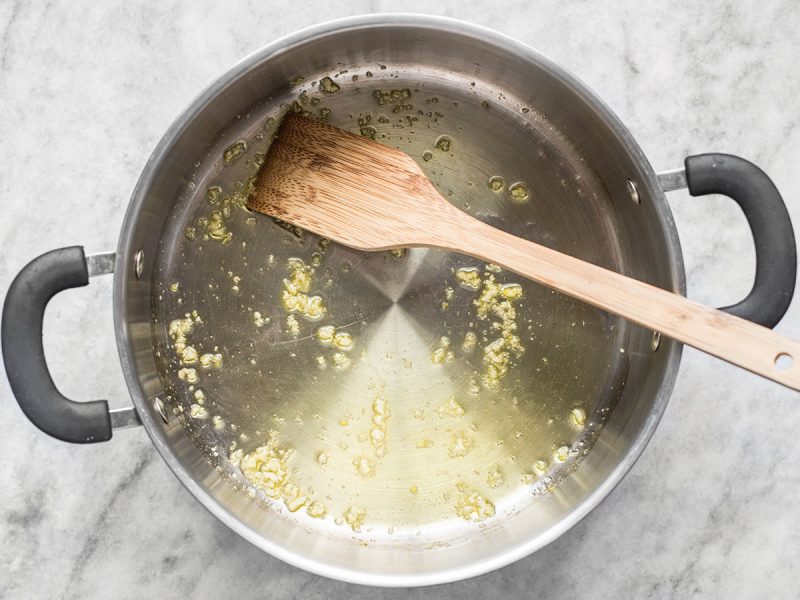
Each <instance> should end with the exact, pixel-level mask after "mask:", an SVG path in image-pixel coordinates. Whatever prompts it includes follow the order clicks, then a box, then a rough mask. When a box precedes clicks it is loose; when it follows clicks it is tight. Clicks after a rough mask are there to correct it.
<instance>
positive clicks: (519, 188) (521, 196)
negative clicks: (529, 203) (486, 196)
mask: <svg viewBox="0 0 800 600" xmlns="http://www.w3.org/2000/svg"><path fill="white" fill-rule="evenodd" d="M508 193H509V194H511V197H512V198H513V199H514V200H516V201H517V202H525V201H526V200H527V199H528V198H529V197H530V192H529V191H528V188H527V186H526V185H525V184H524V183H515V184H514V185H512V186H511V187H510V188H508Z"/></svg>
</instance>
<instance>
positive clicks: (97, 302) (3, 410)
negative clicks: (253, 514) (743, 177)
mask: <svg viewBox="0 0 800 600" xmlns="http://www.w3.org/2000/svg"><path fill="white" fill-rule="evenodd" d="M658 4H660V6H656V3H645V2H640V1H638V0H625V1H624V2H616V3H614V4H613V8H611V6H612V5H611V4H609V3H587V2H582V1H567V2H564V1H558V2H556V1H553V0H550V1H537V2H522V1H519V0H517V1H515V2H509V3H507V5H506V7H505V8H503V9H502V10H498V9H497V8H496V7H495V5H496V3H495V2H488V1H474V2H470V3H464V2H454V1H452V0H445V1H443V2H439V3H437V4H436V5H435V7H434V8H433V10H434V11H435V12H436V13H438V14H443V15H448V16H452V17H458V18H463V19H467V20H471V21H475V22H478V23H481V24H484V25H487V26H489V27H493V28H495V29H497V30H499V31H501V32H504V33H507V34H509V35H511V36H514V37H516V38H518V39H520V40H522V41H524V42H527V43H529V44H531V45H532V46H534V47H536V48H537V49H539V50H541V51H543V52H544V53H545V54H547V55H549V56H550V57H551V58H553V59H554V60H555V61H557V62H558V63H561V64H562V65H564V66H565V67H567V68H568V69H570V70H572V71H573V72H574V73H576V74H577V75H578V76H579V77H580V78H581V79H583V80H584V81H585V82H586V83H587V84H588V85H589V86H590V87H592V88H593V89H594V90H595V91H596V92H597V93H598V94H599V95H600V96H601V97H603V98H604V99H605V100H606V101H607V102H608V104H609V105H610V106H611V107H612V109H613V110H615V111H616V112H617V114H618V115H619V116H620V117H621V118H622V120H623V121H624V122H625V123H626V124H627V125H628V126H629V127H630V129H631V130H632V132H633V133H634V135H635V136H636V137H637V138H638V140H639V142H640V143H641V145H642V147H643V149H644V151H645V153H646V154H647V156H648V157H649V159H650V160H651V162H652V163H653V165H654V166H655V168H656V169H670V168H675V167H678V166H680V165H681V164H682V160H683V158H684V157H685V156H686V155H687V154H690V153H696V152H703V151H723V152H730V153H736V154H740V155H743V156H745V157H747V158H750V159H751V160H753V161H755V162H756V163H757V164H759V165H760V166H761V167H762V168H764V170H765V171H767V172H768V173H769V174H770V175H771V176H772V177H773V178H774V181H775V183H776V184H777V186H778V188H779V189H780V190H781V191H782V192H783V194H784V197H785V199H786V202H787V204H788V206H789V211H790V213H791V214H792V218H793V219H794V222H795V223H800V180H798V178H797V158H798V157H800V127H796V124H797V122H798V118H799V117H798V115H799V114H800V113H798V108H797V107H798V104H797V102H798V100H797V99H798V97H800V70H798V68H797V60H798V56H797V31H798V27H800V6H798V5H797V3H795V2H790V1H788V0H784V1H780V2H770V3H765V2H762V1H756V0H737V1H736V2H735V3H734V2H729V3H727V4H726V5H724V6H720V7H715V6H714V3H693V2H686V1H683V2H678V3H658ZM397 7H398V5H397V3H392V2H386V1H383V0H347V1H346V2H342V3H331V2H327V3H323V2H313V3H312V2H301V3H294V4H292V5H291V9H290V10H287V9H286V7H285V6H281V5H278V4H277V3H271V2H242V3H229V2H184V3H180V2H175V1H172V0H170V1H167V2H160V3H148V4H145V3H139V2H130V0H125V1H123V0H109V1H108V2H103V3H94V4H92V5H91V6H90V5H83V6H81V5H80V4H79V3H74V2H67V1H64V0H57V1H55V2H49V3H31V2H23V1H21V0H15V1H12V0H9V1H7V2H3V3H2V4H0V35H2V42H0V90H2V92H1V93H0V115H2V117H3V129H2V131H3V134H2V140H3V143H2V144H0V164H1V165H2V167H1V168H0V239H1V240H2V250H1V251H0V290H5V289H6V288H7V286H8V284H9V283H10V281H11V279H12V277H13V276H14V274H15V273H16V272H17V271H18V270H19V269H20V268H21V267H22V266H23V264H24V263H25V262H27V261H28V260H29V259H30V258H32V257H34V256H36V255H38V254H40V253H41V252H44V251H47V250H50V249H53V248H56V247H60V246H65V245H72V244H76V243H77V244H84V245H85V246H86V248H87V251H88V252H92V251H95V252H96V251H102V250H108V249H113V248H114V247H115V245H116V240H117V235H118V232H119V228H120V225H121V222H122V218H123V214H124V212H125V208H126V205H127V202H128V198H129V195H130V192H131V190H132V189H133V186H134V184H135V182H136V180H137V178H138V175H139V173H140V171H141V169H142V168H143V166H144V164H145V161H146V160H147V157H148V156H149V154H150V152H151V150H152V148H153V147H154V146H155V144H156V142H157V141H158V139H159V138H160V137H161V135H162V134H163V132H164V131H165V130H166V128H167V127H168V126H169V124H170V122H171V121H172V120H173V119H174V118H175V117H176V115H177V114H178V113H179V111H180V110H181V109H182V108H183V107H184V106H185V105H186V104H187V103H188V102H189V101H190V100H191V99H192V98H193V97H194V96H195V95H196V94H197V93H198V92H199V90H201V89H202V88H203V87H204V86H205V85H206V84H207V83H208V82H210V81H211V80H212V79H213V78H215V77H216V76H218V75H220V74H221V73H223V72H224V71H225V70H226V69H227V68H228V67H229V66H230V65H231V64H233V63H234V62H235V61H236V60H238V59H239V58H240V57H242V56H243V55H245V54H247V53H249V52H251V51H253V50H255V49H256V48H258V47H259V46H261V45H263V44H265V43H267V42H269V41H271V40H273V39H275V38H276V37H278V36H281V35H284V34H287V33H290V32H292V31H295V30H297V29H299V28H302V27H305V26H307V25H310V24H313V23H317V22H321V21H325V20H329V19H333V18H336V17H341V16H346V15H352V14H357V13H364V12H379V11H391V10H393V9H396V8H397ZM402 9H403V10H406V11H417V12H430V11H431V7H429V6H428V5H427V3H424V2H419V1H416V0H409V2H406V3H404V4H403V6H402ZM33 203H36V208H35V210H34V209H32V206H33ZM670 204H671V206H672V208H673V210H674V212H675V216H676V221H677V225H678V229H679V232H680V237H681V240H682V243H683V250H684V254H685V260H686V267H687V273H688V284H689V295H690V297H692V298H694V299H697V300H699V301H703V302H707V303H712V304H718V305H724V304H727V303H730V302H733V301H736V300H738V299H739V298H740V297H741V296H744V295H745V294H746V292H747V291H748V289H749V286H750V282H751V278H752V271H753V265H754V253H753V249H752V244H751V242H750V239H749V233H748V231H747V227H746V225H745V222H744V218H743V217H742V215H741V213H739V212H738V211H737V209H736V208H735V207H734V206H733V204H732V203H731V202H730V201H726V200H724V199H722V198H703V199H694V198H690V197H689V196H688V195H687V194H686V193H685V192H678V193H675V194H671V195H670ZM110 288H111V281H110V278H105V279H99V280H97V282H96V283H94V282H93V284H92V285H91V286H89V287H87V288H82V289H80V290H75V291H70V292H67V293H64V294H62V295H59V296H58V297H57V298H56V299H55V300H54V301H53V302H52V304H51V307H50V309H49V310H48V313H47V316H46V319H45V329H46V336H45V337H46V340H45V341H46V350H47V358H48V360H49V362H50V364H51V367H52V371H53V373H54V378H55V380H56V381H57V382H58V385H59V386H60V388H61V389H62V391H63V392H64V393H65V394H67V395H68V396H72V397H76V398H89V397H92V398H101V397H105V398H111V399H112V401H111V402H112V405H114V406H125V405H126V404H127V403H128V400H127V398H128V394H127V391H126V387H125V384H124V381H123V378H122V374H121V371H120V368H119V364H118V361H117V358H116V348H115V342H114V334H113V323H112V315H111V302H110V297H111V289H110ZM3 293H4V292H3ZM779 329H780V330H781V331H782V332H783V333H785V334H788V335H791V336H793V337H796V338H800V302H799V301H795V302H794V303H793V305H792V307H791V309H790V311H789V313H788V315H787V316H786V318H785V319H784V322H783V323H782V324H781V325H780V326H779ZM0 421H1V422H2V423H3V426H4V435H3V436H2V439H0V454H2V456H3V461H2V462H1V463H0V482H2V485H0V598H33V597H36V598H72V597H81V598H107V597H115V598H141V597H161V598H183V597H192V598H217V597H229V598H242V599H244V598H265V597H270V598H334V597H337V598H338V597H341V598H349V599H357V598H383V597H386V598H405V597H409V598H451V597H458V598H498V597H505V598H522V597H526V598H528V597H529V598H534V597H536V598H543V597H547V598H600V597H605V598H618V597H621V598H690V597H715V598H719V597H723V596H729V597H736V598H752V597H763V598H778V597H780V598H790V597H798V596H800V563H798V561H797V560H796V558H795V556H794V552H795V551H796V549H797V548H798V544H800V516H799V515H800V468H799V467H798V465H800V444H798V443H797V441H796V437H797V433H796V432H797V431H798V430H800V403H798V397H797V394H795V393H792V392H790V391H788V390H786V389H783V388H781V387H779V386H777V385H774V384H770V383H767V382H765V381H762V380H760V379H758V378H756V377H754V376H751V375H749V374H747V373H745V372H743V371H739V370H737V369H734V368H732V367H730V366H728V365H726V364H723V363H721V362H719V361H716V360H713V359H711V358H708V357H707V356H704V355H701V354H700V353H698V352H695V351H692V350H688V351H686V353H685V354H684V360H683V363H682V366H681V371H680V374H679V377H678V382H677V386H676V389H675V392H674V394H673V397H672V401H671V403H670V405H669V408H668V409H667V412H666V414H665V416H664V419H663V421H662V422H661V425H660V427H659V429H658V431H657V432H656V434H655V436H654V438H653V440H652V442H651V443H650V445H649V446H648V448H647V449H646V450H645V452H644V454H643V455H642V457H641V459H640V460H639V462H638V463H637V464H636V465H635V467H634V468H633V470H632V471H631V473H630V474H629V475H628V476H627V477H626V478H625V480H624V481H623V482H622V483H621V484H620V485H619V487H618V488H617V489H616V490H615V491H614V492H613V493H612V494H611V495H610V496H609V498H608V499H607V500H606V501H605V502H603V503H602V504H601V506H600V507H599V508H597V509H596V510H595V511H594V512H593V513H592V514H590V515H589V516H588V517H587V518H586V519H584V520H583V521H582V522H581V523H579V524H578V525H577V526H576V527H574V528H573V529H572V530H571V531H570V532H568V533H567V534H566V535H564V536H563V537H561V538H560V539H558V540H557V541H556V542H554V543H553V544H551V545H550V546H549V547H547V548H546V549H544V550H542V551H540V552H538V553H537V554H535V555H533V556H531V557H528V558H526V559H524V560H521V561H519V562H517V563H516V564H513V565H511V566H509V567H506V568H504V569H502V570H499V571H496V572H493V573H490V574H488V575H484V576H482V577H479V578H476V579H472V580H468V581H463V582H459V583H455V584H451V585H443V586H436V587H433V588H424V589H414V590H377V589H371V588H365V587H359V586H353V585H348V584H344V583H339V582H332V581H330V580H326V579H323V578H321V577H318V576H315V575H311V574H309V573H306V572H303V571H300V570H298V569H296V568H294V567H291V566H289V565H287V564H284V563H282V562H280V561H278V560H276V559H274V558H272V557H270V556H268V555H266V554H264V553H262V552H261V551H260V550H258V549H256V548H255V547H253V546H251V545H250V544H248V543H247V542H245V541H244V540H242V539H240V538H238V537H237V536H236V535H235V534H234V533H232V532H231V531H230V530H228V529H227V528H226V527H225V526H224V525H223V524H222V523H220V522H218V521H217V520H216V519H215V518H213V517H212V516H211V515H210V514H209V513H207V512H206V511H205V510H204V509H203V508H202V507H201V505H200V504H199V503H198V502H197V501H195V499H194V498H193V497H192V496H191V495H190V494H189V493H188V492H187V491H186V490H185V489H183V487H182V486H181V484H180V483H179V482H178V480H177V479H176V478H175V477H174V476H173V475H172V473H171V472H170V471H169V469H168V468H167V466H166V464H165V463H164V462H163V461H162V460H161V458H160V457H159V456H158V455H157V453H156V452H155V450H154V449H153V447H152V445H151V443H150V441H149V438H148V437H147V435H146V433H145V432H144V430H142V429H134V430H129V431H122V432H119V433H117V434H115V436H114V439H113V440H112V441H111V442H110V443H106V444H98V445H94V446H86V447H79V446H72V445H68V444H64V443H60V442H57V441H55V440H53V439H50V438H48V437H47V436H45V435H43V434H40V432H38V431H37V430H36V429H35V428H34V427H33V426H32V425H31V424H30V423H29V422H28V421H27V420H26V419H25V418H24V416H23V415H22V413H21V411H20V410H19V408H18V407H17V405H16V403H15V402H14V400H13V398H12V396H11V391H10V389H9V387H8V383H7V381H6V380H5V378H4V376H0Z"/></svg>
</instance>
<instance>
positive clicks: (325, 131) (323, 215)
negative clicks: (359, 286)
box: [247, 113, 450, 250]
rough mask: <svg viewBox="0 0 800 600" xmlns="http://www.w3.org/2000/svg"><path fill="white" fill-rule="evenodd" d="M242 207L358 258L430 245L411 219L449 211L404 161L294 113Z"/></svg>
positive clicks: (361, 139) (405, 158)
mask: <svg viewBox="0 0 800 600" xmlns="http://www.w3.org/2000/svg"><path fill="white" fill-rule="evenodd" d="M443 205H445V206H443ZM247 206H248V208H250V209H251V210H254V211H258V212H261V213H264V214H267V215H270V216H272V217H276V218H278V219H281V220H283V221H287V222H289V223H292V224H294V225H298V226H300V227H302V228H304V229H307V230H309V231H313V232H314V233H317V234H319V235H322V236H324V237H327V238H330V239H332V240H334V241H337V242H340V243H342V244H345V245H347V246H351V247H353V248H358V249H361V250H385V249H388V248H396V247H398V246H409V245H421V244H430V236H426V235H421V233H424V232H420V222H419V214H425V213H426V212H427V213H430V212H431V211H435V212H436V213H438V214H440V216H441V215H443V214H444V213H446V212H448V211H449V209H450V205H449V204H448V203H447V202H446V201H445V200H444V199H443V198H442V197H441V196H440V195H439V194H438V192H437V191H436V190H435V188H434V187H433V185H432V184H431V183H430V181H428V179H427V178H426V177H425V175H424V173H423V172H422V171H421V169H420V168H419V166H418V165H417V164H416V163H415V162H414V160H413V159H411V158H410V157H409V156H408V155H406V154H404V153H403V152H401V151H399V150H396V149H394V148H389V147H388V146H385V145H383V144H380V143H378V142H375V141H373V140H370V139H367V138H364V137H362V136H358V135H355V134H352V133H350V132H347V131H344V130H342V129H338V128H336V127H333V126H331V125H328V124H326V123H322V122H320V121H315V120H313V119H308V118H306V117H302V116H300V115H297V114H295V113H290V114H288V115H287V116H286V117H285V118H284V120H283V123H282V124H281V126H280V128H279V129H278V132H277V138H276V139H275V141H274V142H273V143H272V146H271V147H270V149H269V152H268V153H267V156H266V158H265V160H264V165H263V166H262V168H261V172H260V174H259V176H258V178H257V180H256V184H255V190H254V192H253V194H252V195H251V197H250V198H249V200H248V202H247Z"/></svg>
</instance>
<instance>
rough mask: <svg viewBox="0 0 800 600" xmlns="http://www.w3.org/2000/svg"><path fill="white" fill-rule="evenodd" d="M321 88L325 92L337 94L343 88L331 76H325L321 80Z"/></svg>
mask: <svg viewBox="0 0 800 600" xmlns="http://www.w3.org/2000/svg"><path fill="white" fill-rule="evenodd" d="M319 88H320V89H321V90H322V93H323V94H336V93H337V92H338V91H339V90H341V89H342V88H341V87H339V85H338V84H337V83H336V82H335V81H333V79H331V78H330V77H323V78H322V79H320V81H319Z"/></svg>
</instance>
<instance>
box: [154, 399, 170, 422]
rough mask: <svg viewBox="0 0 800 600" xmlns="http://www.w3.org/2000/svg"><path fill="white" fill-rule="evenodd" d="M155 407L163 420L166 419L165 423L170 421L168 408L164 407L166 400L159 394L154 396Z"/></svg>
mask: <svg viewBox="0 0 800 600" xmlns="http://www.w3.org/2000/svg"><path fill="white" fill-rule="evenodd" d="M153 408H155V409H156V412H157V413H158V414H159V416H160V417H161V420H162V421H164V423H168V422H169V420H168V419H167V409H166V408H165V407H164V401H163V400H162V399H161V398H159V397H158V396H156V397H155V398H153Z"/></svg>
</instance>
